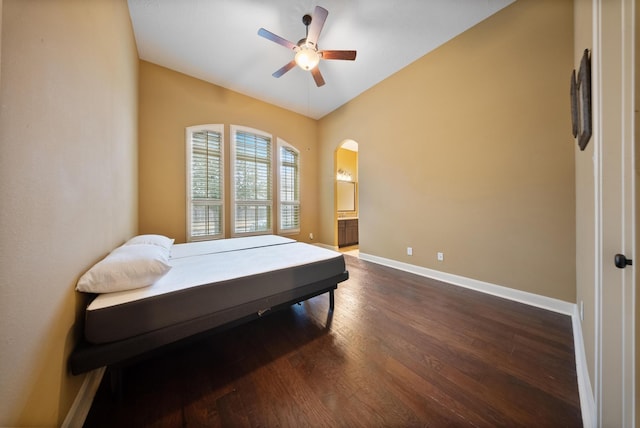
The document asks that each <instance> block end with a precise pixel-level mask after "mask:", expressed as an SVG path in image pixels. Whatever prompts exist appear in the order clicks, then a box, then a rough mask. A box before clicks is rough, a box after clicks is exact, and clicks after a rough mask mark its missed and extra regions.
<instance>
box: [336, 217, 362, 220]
mask: <svg viewBox="0 0 640 428" xmlns="http://www.w3.org/2000/svg"><path fill="white" fill-rule="evenodd" d="M357 219H358V217H338V221H340V220H357Z"/></svg>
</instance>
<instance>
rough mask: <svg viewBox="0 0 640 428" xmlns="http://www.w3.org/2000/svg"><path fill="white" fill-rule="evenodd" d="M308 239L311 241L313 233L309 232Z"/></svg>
mask: <svg viewBox="0 0 640 428" xmlns="http://www.w3.org/2000/svg"><path fill="white" fill-rule="evenodd" d="M309 239H311V240H312V241H313V233H310V234H309Z"/></svg>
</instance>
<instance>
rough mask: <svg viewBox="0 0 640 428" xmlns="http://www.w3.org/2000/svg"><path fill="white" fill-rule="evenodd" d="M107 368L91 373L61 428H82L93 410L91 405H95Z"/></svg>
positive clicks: (85, 379) (83, 383)
mask: <svg viewBox="0 0 640 428" xmlns="http://www.w3.org/2000/svg"><path fill="white" fill-rule="evenodd" d="M105 370H106V367H101V368H99V369H96V370H93V371H91V372H89V373H88V374H87V375H86V376H85V378H84V382H82V386H81V387H80V390H79V391H78V395H76V399H75V400H73V404H72V405H71V408H70V409H69V412H68V413H67V417H66V418H64V421H63V422H62V425H61V428H76V427H77V428H82V425H84V421H85V419H86V418H87V415H88V414H89V410H91V404H93V398H94V397H95V396H96V392H97V391H98V387H99V386H100V382H102V377H103V376H104V372H105Z"/></svg>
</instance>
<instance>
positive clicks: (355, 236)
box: [335, 140, 360, 256]
mask: <svg viewBox="0 0 640 428" xmlns="http://www.w3.org/2000/svg"><path fill="white" fill-rule="evenodd" d="M358 186H359V182H358V143H357V142H356V141H354V140H344V141H342V142H341V143H340V145H339V146H338V148H337V150H336V155H335V218H336V222H335V227H336V230H337V237H338V249H339V250H340V251H342V252H345V253H348V254H351V255H356V256H357V255H358V250H359V243H360V234H359V228H358V221H359V217H360V210H359V204H358Z"/></svg>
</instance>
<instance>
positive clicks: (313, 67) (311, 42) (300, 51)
mask: <svg viewBox="0 0 640 428" xmlns="http://www.w3.org/2000/svg"><path fill="white" fill-rule="evenodd" d="M328 14H329V12H328V11H327V9H324V8H322V7H320V6H316V8H315V10H314V11H313V17H312V16H311V15H304V16H303V17H302V23H303V24H304V25H305V26H306V27H307V29H306V36H305V37H304V38H303V39H300V40H299V41H298V43H293V42H290V41H289V40H287V39H283V38H282V37H280V36H277V35H275V34H273V33H272V32H271V31H268V30H265V29H264V28H260V29H259V30H258V35H259V36H262V37H264V38H265V39H268V40H271V41H272V42H276V43H278V44H279V45H282V46H284V47H285V48H288V49H292V50H293V51H294V52H295V53H296V54H295V56H294V58H293V59H292V60H291V61H290V62H288V63H287V64H285V65H284V66H283V67H281V68H280V69H278V70H276V71H275V72H274V73H273V74H272V76H273V77H280V76H282V75H283V74H285V73H286V72H287V71H289V70H291V69H292V68H293V67H295V66H296V65H298V66H299V67H300V68H302V69H303V70H307V71H311V75H312V76H313V80H315V82H316V85H317V86H322V85H324V78H323V77H322V74H321V73H320V69H319V68H318V63H319V62H320V60H321V59H341V60H349V61H353V60H355V59H356V51H335V50H333V51H325V50H318V38H319V37H320V31H322V27H323V26H324V21H325V20H326V19H327V15H328Z"/></svg>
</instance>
